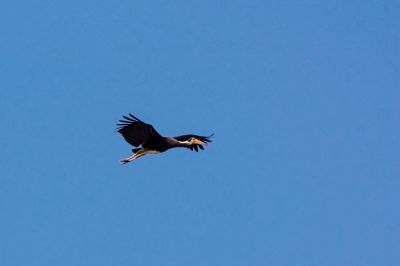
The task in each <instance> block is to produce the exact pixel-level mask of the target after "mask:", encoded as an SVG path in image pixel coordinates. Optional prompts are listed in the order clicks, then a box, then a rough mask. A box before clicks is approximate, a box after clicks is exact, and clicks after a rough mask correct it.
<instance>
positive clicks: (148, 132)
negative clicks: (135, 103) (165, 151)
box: [117, 114, 162, 147]
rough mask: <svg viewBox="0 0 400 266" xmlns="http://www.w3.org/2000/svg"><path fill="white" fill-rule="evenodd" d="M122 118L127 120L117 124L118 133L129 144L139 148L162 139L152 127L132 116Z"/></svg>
mask: <svg viewBox="0 0 400 266" xmlns="http://www.w3.org/2000/svg"><path fill="white" fill-rule="evenodd" d="M122 117H123V118H124V119H125V120H119V122H121V123H119V124H117V126H118V128H117V131H118V132H119V133H121V134H122V136H123V137H124V139H125V140H126V141H127V142H128V143H129V144H131V145H133V146H135V147H138V146H140V145H142V144H143V143H145V142H147V141H149V140H153V139H157V138H162V136H161V135H160V134H159V133H158V132H157V130H155V129H154V127H153V126H152V125H149V124H146V123H145V122H143V121H141V120H140V119H138V118H136V117H134V116H133V115H132V114H129V116H122Z"/></svg>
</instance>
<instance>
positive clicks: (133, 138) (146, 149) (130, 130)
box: [117, 114, 213, 164]
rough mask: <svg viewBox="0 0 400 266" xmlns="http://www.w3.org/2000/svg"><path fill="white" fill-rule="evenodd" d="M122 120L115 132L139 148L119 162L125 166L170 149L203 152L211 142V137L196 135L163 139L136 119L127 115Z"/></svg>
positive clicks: (148, 125)
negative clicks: (143, 157)
mask: <svg viewBox="0 0 400 266" xmlns="http://www.w3.org/2000/svg"><path fill="white" fill-rule="evenodd" d="M122 117H123V118H124V119H123V120H119V122H120V123H118V124H117V126H118V128H117V131H118V132H119V133H121V135H122V136H123V137H124V139H125V140H126V141H127V142H128V143H129V144H131V145H132V146H135V147H139V146H141V147H139V148H135V149H132V152H133V155H131V156H129V157H127V158H124V159H122V160H121V163H123V164H126V163H129V162H131V161H133V160H135V159H137V158H140V157H142V156H143V155H146V154H158V153H162V152H165V151H167V150H169V149H171V148H177V147H182V148H188V149H190V150H192V151H193V150H195V151H196V152H197V151H199V148H200V149H202V150H204V147H203V146H207V142H211V140H210V138H211V137H212V136H213V134H211V135H210V136H198V135H192V134H189V135H182V136H177V137H163V136H161V135H160V134H159V133H158V132H157V130H155V129H154V127H153V126H152V125H150V124H146V123H145V122H143V121H141V120H140V119H138V118H137V117H135V116H133V115H132V114H129V116H124V115H123V116H122Z"/></svg>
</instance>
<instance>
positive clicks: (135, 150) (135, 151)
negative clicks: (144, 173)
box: [132, 148, 142, 153]
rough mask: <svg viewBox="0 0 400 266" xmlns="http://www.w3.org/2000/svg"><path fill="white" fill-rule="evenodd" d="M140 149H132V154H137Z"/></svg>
mask: <svg viewBox="0 0 400 266" xmlns="http://www.w3.org/2000/svg"><path fill="white" fill-rule="evenodd" d="M141 149H142V148H137V149H132V152H133V153H137V152H138V151H140V150H141Z"/></svg>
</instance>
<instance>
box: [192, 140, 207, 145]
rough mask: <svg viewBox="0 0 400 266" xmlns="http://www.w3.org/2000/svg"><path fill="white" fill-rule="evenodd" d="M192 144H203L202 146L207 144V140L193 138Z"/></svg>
mask: <svg viewBox="0 0 400 266" xmlns="http://www.w3.org/2000/svg"><path fill="white" fill-rule="evenodd" d="M193 144H198V145H204V146H207V145H208V144H207V142H204V141H201V140H199V139H194V140H193Z"/></svg>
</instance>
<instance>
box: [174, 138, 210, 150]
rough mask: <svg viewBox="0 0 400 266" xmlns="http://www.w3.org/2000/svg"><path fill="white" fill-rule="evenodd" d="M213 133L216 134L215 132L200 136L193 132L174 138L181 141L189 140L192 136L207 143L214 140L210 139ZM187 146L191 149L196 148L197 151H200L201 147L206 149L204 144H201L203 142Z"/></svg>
mask: <svg viewBox="0 0 400 266" xmlns="http://www.w3.org/2000/svg"><path fill="white" fill-rule="evenodd" d="M213 135H214V134H211V135H210V136H198V135H191V134H189V135H182V136H177V137H174V139H177V140H179V141H187V140H189V139H190V138H196V139H198V140H201V141H203V142H205V143H207V142H212V141H211V140H210V138H211V137H212V136H213ZM187 148H188V149H190V150H191V151H192V150H193V149H194V150H195V151H196V152H198V151H199V148H200V149H202V150H204V147H203V145H201V144H193V145H189V146H187Z"/></svg>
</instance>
